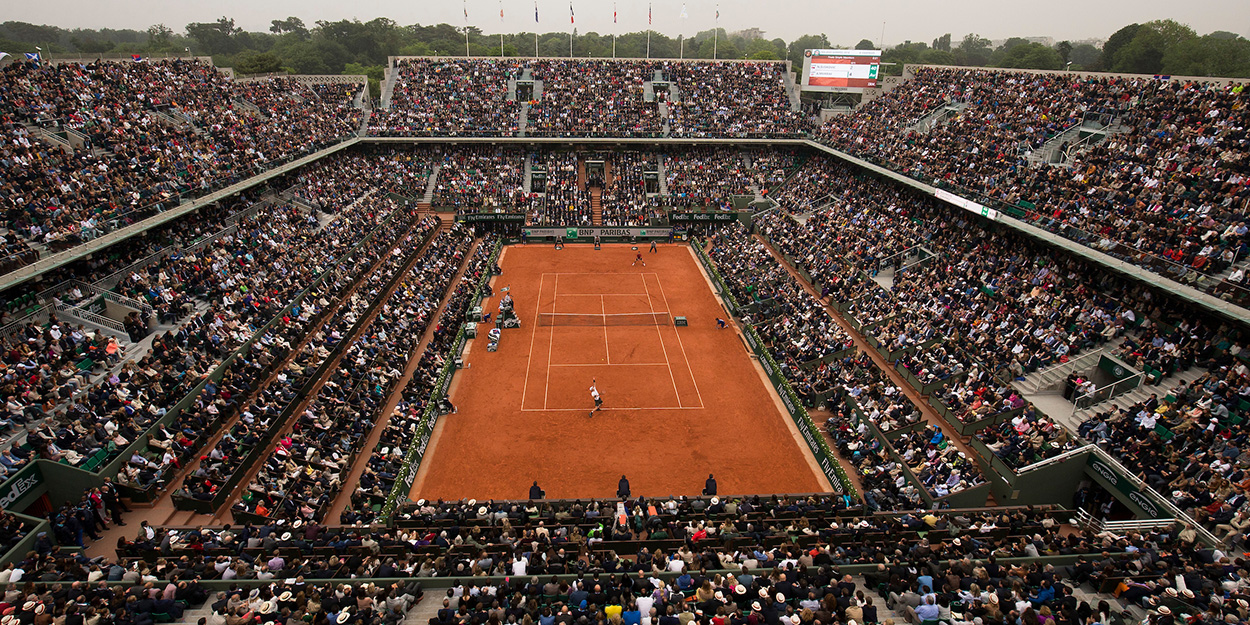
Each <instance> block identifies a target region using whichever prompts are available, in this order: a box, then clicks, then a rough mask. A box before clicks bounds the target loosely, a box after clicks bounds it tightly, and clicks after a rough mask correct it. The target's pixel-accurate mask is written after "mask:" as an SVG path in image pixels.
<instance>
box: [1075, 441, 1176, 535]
mask: <svg viewBox="0 0 1250 625" xmlns="http://www.w3.org/2000/svg"><path fill="white" fill-rule="evenodd" d="M1087 462H1088V464H1089V470H1090V471H1092V472H1094V473H1097V474H1098V476H1099V477H1101V478H1102V479H1104V480H1106V481H1107V482H1108V483H1109V484H1110V485H1111V487H1112V488H1114V489H1116V490H1118V491H1120V492H1121V493H1122V494H1124V496H1125V497H1127V498H1128V500H1129V501H1131V502H1133V504H1134V505H1136V506H1137V507H1138V508H1141V511H1142V512H1144V513H1146V515H1147V516H1148V517H1149V518H1152V519H1159V518H1164V517H1170V516H1172V515H1171V514H1169V513H1168V512H1167V510H1165V509H1163V508H1162V507H1161V506H1159V505H1158V504H1157V503H1155V501H1154V500H1153V499H1152V498H1151V497H1150V495H1148V494H1147V493H1146V492H1145V491H1143V490H1141V489H1139V488H1137V485H1136V484H1134V483H1133V481H1132V480H1130V479H1129V478H1128V477H1127V476H1124V475H1121V474H1120V471H1119V470H1118V469H1117V468H1116V467H1114V466H1112V465H1111V464H1109V463H1107V462H1105V461H1103V460H1102V459H1101V458H1099V457H1098V454H1096V453H1095V454H1090V455H1089V460H1088V461H1087Z"/></svg>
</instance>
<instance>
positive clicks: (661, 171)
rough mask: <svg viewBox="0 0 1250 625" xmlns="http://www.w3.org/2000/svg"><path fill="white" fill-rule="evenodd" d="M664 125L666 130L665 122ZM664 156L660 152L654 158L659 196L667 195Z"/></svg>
mask: <svg viewBox="0 0 1250 625" xmlns="http://www.w3.org/2000/svg"><path fill="white" fill-rule="evenodd" d="M664 126H665V130H666V131H667V129H668V124H667V123H665V125H664ZM664 134H666V135H667V134H668V133H667V132H665V133H664ZM666 158H667V157H666V156H664V155H663V154H661V155H659V158H657V159H656V160H655V171H656V177H657V178H658V179H659V180H657V182H659V183H660V193H659V195H660V197H668V174H667V172H666V170H665V168H664V161H665V159H666Z"/></svg>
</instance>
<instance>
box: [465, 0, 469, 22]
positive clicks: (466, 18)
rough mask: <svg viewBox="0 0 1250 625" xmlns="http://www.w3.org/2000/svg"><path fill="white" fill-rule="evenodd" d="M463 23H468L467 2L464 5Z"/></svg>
mask: <svg viewBox="0 0 1250 625" xmlns="http://www.w3.org/2000/svg"><path fill="white" fill-rule="evenodd" d="M464 23H465V24H468V23H469V3H468V2H467V1H466V2H465V3H464Z"/></svg>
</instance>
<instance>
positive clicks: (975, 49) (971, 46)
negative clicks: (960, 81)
mask: <svg viewBox="0 0 1250 625" xmlns="http://www.w3.org/2000/svg"><path fill="white" fill-rule="evenodd" d="M953 52H954V53H955V63H956V64H957V65H969V66H972V67H983V66H984V65H985V64H986V63H989V62H990V54H992V50H991V49H990V40H989V39H986V38H985V37H982V36H980V35H978V34H976V33H969V34H967V35H965V36H964V39H963V41H961V42H960V43H959V47H958V48H955V50H954V51H953Z"/></svg>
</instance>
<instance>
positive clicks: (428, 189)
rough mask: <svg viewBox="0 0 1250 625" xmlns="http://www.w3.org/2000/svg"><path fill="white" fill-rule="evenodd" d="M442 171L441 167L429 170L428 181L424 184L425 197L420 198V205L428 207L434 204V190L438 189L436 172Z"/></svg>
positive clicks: (436, 166)
mask: <svg viewBox="0 0 1250 625" xmlns="http://www.w3.org/2000/svg"><path fill="white" fill-rule="evenodd" d="M442 170H443V166H442V165H435V166H434V168H433V169H431V170H430V180H429V182H427V183H426V184H425V195H423V196H421V202H420V203H421V204H425V205H426V206H427V207H428V206H430V205H431V203H432V202H434V190H435V189H437V188H438V186H437V185H438V172H440V171H442Z"/></svg>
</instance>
